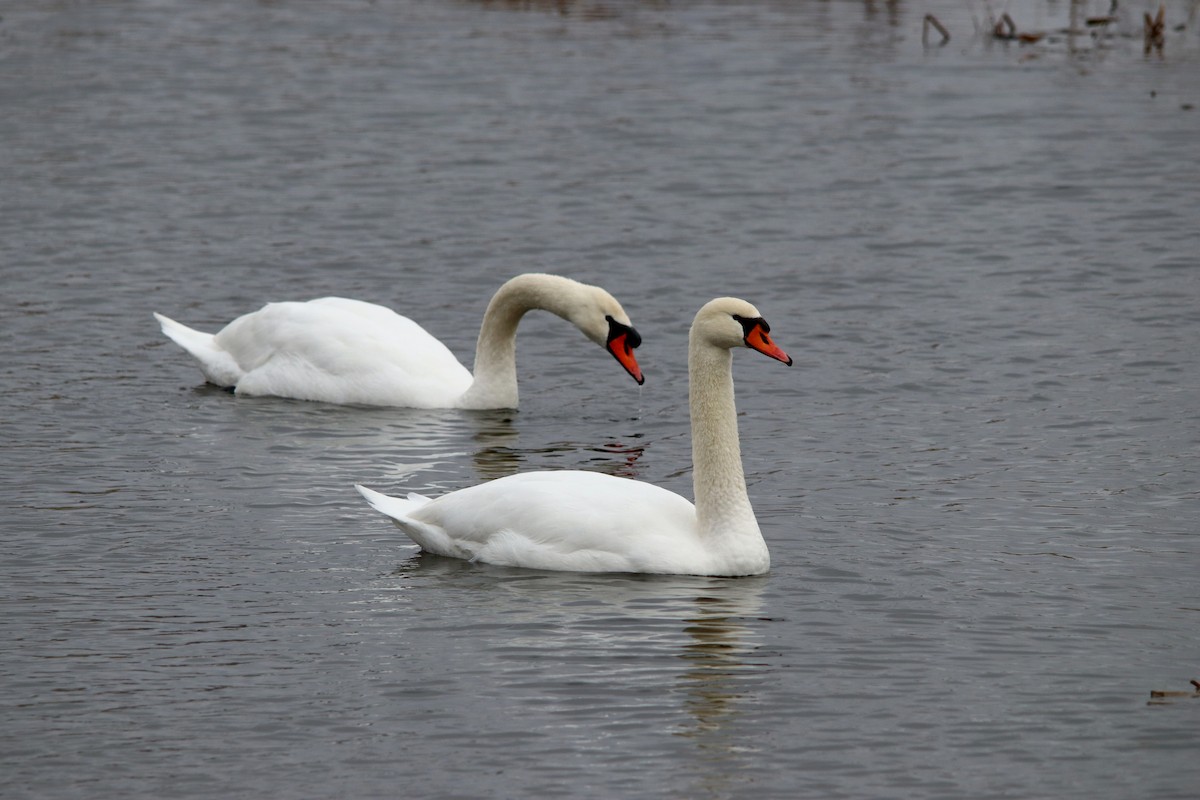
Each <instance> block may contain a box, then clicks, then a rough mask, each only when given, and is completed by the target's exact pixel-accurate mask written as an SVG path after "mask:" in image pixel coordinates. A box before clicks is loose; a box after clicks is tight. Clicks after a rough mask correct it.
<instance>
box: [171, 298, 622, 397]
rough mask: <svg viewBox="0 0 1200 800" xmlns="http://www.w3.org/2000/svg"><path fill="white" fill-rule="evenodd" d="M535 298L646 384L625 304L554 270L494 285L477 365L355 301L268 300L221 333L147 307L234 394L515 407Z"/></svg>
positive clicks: (399, 319)
mask: <svg viewBox="0 0 1200 800" xmlns="http://www.w3.org/2000/svg"><path fill="white" fill-rule="evenodd" d="M535 308H540V309H545V310H547V311H551V312H553V313H555V314H557V315H559V316H560V317H563V318H564V319H567V320H568V321H570V322H571V323H573V324H574V325H576V327H578V328H579V329H580V330H581V331H583V333H584V334H585V335H586V336H587V337H588V338H589V339H591V340H592V341H594V342H596V343H597V344H600V345H601V346H603V347H605V348H606V349H608V350H609V352H611V353H612V354H613V355H614V356H615V357H616V358H617V360H618V361H620V362H621V364H622V366H624V367H625V369H626V370H627V371H628V372H629V373H630V374H631V375H632V376H633V377H634V378H635V379H636V380H637V381H638V382H639V383H641V381H642V376H641V371H640V369H639V368H638V365H637V360H636V359H635V358H634V355H633V348H634V347H637V345H638V344H639V343H640V341H641V340H640V338H639V337H638V335H637V332H636V331H634V330H633V328H632V327H631V326H630V324H629V317H628V315H626V314H625V311H624V309H622V308H621V305H620V303H618V302H617V301H616V299H615V298H613V296H612V295H610V294H609V293H608V292H606V291H604V290H603V289H601V288H599V287H597V286H590V285H588V284H584V283H579V282H577V281H573V280H570V279H569V278H563V277H559V276H556V275H537V274H526V275H519V276H517V277H516V278H513V279H512V280H510V281H508V282H507V283H505V284H504V285H503V286H501V287H500V289H499V290H498V291H497V292H496V294H495V296H493V298H492V300H491V303H489V305H488V309H487V312H486V313H485V315H484V319H483V323H482V325H481V326H480V330H479V339H478V343H477V347H476V357H475V372H474V374H472V373H471V372H470V371H468V370H467V368H466V367H464V366H463V365H462V364H461V363H459V361H458V359H457V358H455V356H454V354H453V353H451V352H450V350H449V349H448V348H447V347H446V346H445V345H444V344H442V343H441V342H440V341H438V340H437V339H435V338H434V337H433V336H431V335H430V334H429V333H428V332H427V331H426V330H425V329H424V328H422V327H421V326H420V325H418V324H417V323H415V322H413V321H412V320H411V319H409V318H408V317H403V316H401V315H399V314H397V313H396V312H394V311H392V310H391V309H388V308H384V307H383V306H379V305H375V304H374V303H366V302H363V301H361V300H348V299H346V298H342V297H323V298H320V299H318V300H310V301H308V302H303V303H301V302H285V303H269V304H267V305H266V306H264V307H263V308H261V309H259V310H258V311H254V312H252V313H249V314H246V315H244V316H241V317H238V318H237V319H235V320H234V321H233V322H231V323H229V324H228V325H226V326H225V327H224V328H223V329H222V330H221V331H219V332H218V333H216V334H209V333H202V332H200V331H196V330H193V329H191V328H189V327H187V326H186V325H182V324H180V323H178V322H176V321H174V320H172V319H169V318H167V317H165V316H163V315H161V314H155V315H154V316H155V318H156V319H157V320H158V322H159V324H160V325H161V326H162V331H163V333H165V334H166V335H167V336H169V337H170V338H171V339H172V340H174V341H175V342H176V343H177V344H179V345H180V346H181V347H183V348H184V349H185V350H187V351H188V352H189V353H190V354H191V355H192V356H194V357H195V358H196V360H197V361H199V362H200V369H201V371H202V372H203V373H204V377H205V379H206V380H208V381H209V382H210V383H214V384H216V385H218V386H225V387H232V388H233V389H234V391H236V392H237V394H239V395H273V396H277V397H292V398H296V399H299V400H318V401H322V402H326V403H340V404H361V405H373V406H401V407H408V408H515V407H516V406H517V398H518V396H517V368H516V334H517V324H518V323H519V322H520V320H521V317H522V316H523V315H524V314H525V312H527V311H529V310H531V309H535Z"/></svg>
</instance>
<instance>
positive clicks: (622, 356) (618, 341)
mask: <svg viewBox="0 0 1200 800" xmlns="http://www.w3.org/2000/svg"><path fill="white" fill-rule="evenodd" d="M641 343H642V337H641V336H640V335H639V334H638V332H637V331H636V330H634V329H633V328H632V327H630V326H629V325H623V324H621V323H620V322H617V321H616V320H615V319H613V318H612V317H609V318H608V341H607V342H606V343H605V345H604V346H605V348H606V349H607V350H608V352H610V353H612V354H613V357H614V358H616V359H617V361H619V362H620V363H621V366H622V367H624V368H625V371H626V372H628V373H629V374H630V375H631V376H632V377H633V379H634V380H635V381H637V382H638V385H639V386H640V385H641V384H643V383H645V381H646V379H645V378H644V377H642V368H641V367H639V366H638V363H637V359H636V358H634V356H633V349H634V348H635V347H637V346H638V345H640V344H641Z"/></svg>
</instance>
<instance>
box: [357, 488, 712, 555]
mask: <svg viewBox="0 0 1200 800" xmlns="http://www.w3.org/2000/svg"><path fill="white" fill-rule="evenodd" d="M360 491H363V490H362V489H360ZM368 493H369V494H368ZM363 494H364V496H365V497H366V498H367V500H368V501H369V502H370V503H371V504H372V506H374V507H375V508H376V509H378V510H379V511H381V512H383V513H384V514H386V515H388V516H389V517H391V518H392V519H393V521H395V522H396V524H397V525H398V526H399V527H400V528H401V529H402V530H404V531H405V532H406V533H407V534H408V535H409V536H410V538H412V539H413V541H415V542H417V544H419V545H421V547H422V548H423V549H425V550H428V551H429V552H433V553H436V554H438V555H445V556H452V557H456V558H467V559H470V560H474V561H482V562H485V563H489V564H498V565H502V566H512V567H527V568H532V569H547V570H566V571H572V572H663V573H680V572H694V571H697V570H700V569H702V567H701V566H700V564H699V562H698V559H699V558H701V557H702V556H703V549H702V548H701V547H700V545H699V540H698V534H697V531H696V517H695V509H694V507H693V506H692V504H691V503H690V502H688V501H687V500H685V499H684V498H682V497H680V496H679V495H677V494H674V493H672V492H668V491H667V490H665V489H661V488H659V487H657V486H654V485H652V484H648V483H642V482H640V481H633V480H629V479H626V478H616V477H613V476H610V475H604V474H601V473H595V472H582V471H575V470H563V471H554V472H528V473H521V474H518V475H511V476H508V477H506V478H500V479H498V480H494V481H490V482H488V483H482V484H479V485H477V486H471V487H468V488H466V489H461V490H459V491H456V492H451V493H450V494H447V495H443V496H442V497H439V498H437V499H434V500H425V501H424V502H420V503H414V502H413V501H412V500H411V498H410V500H399V499H397V498H387V496H386V495H380V494H379V493H378V492H371V490H369V489H368V490H365V491H363ZM380 498H387V499H386V500H384V499H380ZM422 500H424V499H423V498H422ZM389 501H390V502H389Z"/></svg>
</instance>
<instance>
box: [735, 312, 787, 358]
mask: <svg viewBox="0 0 1200 800" xmlns="http://www.w3.org/2000/svg"><path fill="white" fill-rule="evenodd" d="M739 321H740V322H741V323H742V327H743V328H744V329H745V331H746V337H745V342H746V346H747V347H749V348H750V349H752V350H757V351H758V352H760V353H762V354H763V355H765V356H770V357H771V358H773V359H775V360H776V361H782V362H783V363H785V364H787V365H788V366H789V367H790V366H791V365H792V357H791V356H789V355H788V354H787V353H785V352H783V350H782V349H781V348H780V347H779V345H777V344H775V342H773V341H771V335H770V333H768V331H770V330H771V326H770V325H768V324H767V321H766V320H765V319H763V318H762V317H759V318H758V319H745V320H739Z"/></svg>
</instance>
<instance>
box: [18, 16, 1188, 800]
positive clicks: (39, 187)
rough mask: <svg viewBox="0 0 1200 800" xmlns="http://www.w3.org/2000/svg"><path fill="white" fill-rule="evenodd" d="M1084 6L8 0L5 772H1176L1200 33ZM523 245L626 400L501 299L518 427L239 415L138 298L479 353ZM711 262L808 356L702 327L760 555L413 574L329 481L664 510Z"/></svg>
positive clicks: (75, 788)
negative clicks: (560, 293) (584, 328)
mask: <svg viewBox="0 0 1200 800" xmlns="http://www.w3.org/2000/svg"><path fill="white" fill-rule="evenodd" d="M1108 6H1109V4H1108V2H1107V0H1096V2H1094V3H1091V2H1089V3H1073V4H1072V3H1053V2H1041V0H1021V1H1020V2H1014V3H1010V4H1008V5H1007V6H1005V8H1004V10H1006V11H1007V12H1008V13H1009V14H1010V15H1011V16H1012V17H1013V19H1014V21H1015V23H1016V24H1017V26H1018V27H1019V29H1020V30H1023V31H1024V30H1031V31H1039V30H1040V31H1045V32H1046V36H1045V37H1044V38H1043V39H1041V40H1039V41H1038V42H1036V43H1032V44H1020V43H1019V42H1002V41H999V40H996V39H995V38H994V37H991V36H990V35H988V30H989V27H988V9H987V8H986V7H985V6H984V5H981V4H979V5H972V4H967V5H963V4H957V3H934V4H932V5H930V6H928V7H926V6H920V7H919V6H916V5H914V4H912V3H909V2H894V3H887V2H875V3H870V2H866V3H863V2H841V1H838V0H835V1H834V2H821V3H784V2H755V1H753V0H746V2H709V1H708V0H702V1H698V2H682V3H681V2H672V3H659V2H637V3H635V2H628V3H627V2H606V3H600V2H591V1H590V0H580V1H579V2H566V3H536V2H527V3H515V2H514V3H507V2H506V3H502V2H491V3H480V2H452V3H449V2H448V3H414V2H399V3H391V4H378V3H376V4H370V3H358V2H350V1H349V0H332V1H331V2H327V3H324V4H322V5H321V6H320V7H316V6H312V5H307V4H287V3H235V2H224V1H218V2H209V3H203V4H176V3H134V4H130V3H107V2H93V3H50V4H47V3H41V2H20V1H18V2H15V3H14V2H10V3H8V4H7V5H6V6H5V8H4V12H3V15H2V18H0V74H3V75H4V76H6V78H7V79H6V80H4V81H0V103H2V104H3V105H2V107H3V110H4V113H2V114H0V154H2V155H3V158H0V183H2V186H3V188H4V191H3V192H0V276H2V278H3V287H4V312H5V313H2V314H0V343H2V344H3V345H4V352H5V357H4V358H3V359H0V388H2V389H3V391H0V439H2V441H3V443H4V444H3V447H4V450H3V452H4V459H5V466H6V469H5V470H4V471H3V472H0V497H2V498H3V501H4V514H3V518H2V521H0V569H2V570H3V574H2V582H0V585H3V587H4V591H3V592H2V593H0V595H2V597H0V604H2V605H3V608H2V609H0V626H2V628H0V630H3V633H4V636H5V642H6V646H5V647H4V648H0V681H3V685H4V687H5V689H6V692H5V694H4V699H3V701H0V705H2V710H0V719H2V720H3V722H2V723H0V753H2V754H0V795H3V796H4V797H5V798H9V797H12V798H35V797H36V798H47V797H79V796H86V797H90V798H104V797H121V798H128V797H163V796H172V797H181V798H187V797H241V796H253V797H288V798H307V797H312V798H318V797H321V798H324V797H362V798H368V797H394V796H397V794H398V793H399V794H403V795H404V796H414V797H416V796H421V797H437V798H452V797H481V796H498V797H499V796H503V797H535V796H569V797H597V798H599V797H604V798H609V797H649V796H653V797H664V796H665V797H680V798H684V797H686V798H695V797H713V798H720V797H748V796H753V797H780V798H783V797H787V798H796V797H812V798H822V799H823V800H824V799H826V798H861V797H896V796H903V797H926V798H962V797H973V798H1001V797H1080V798H1082V797H1086V798H1089V800H1090V799H1091V798H1127V797H1154V798H1190V797H1192V796H1193V795H1194V794H1195V787H1196V786H1197V785H1200V772H1198V770H1197V767H1196V765H1195V759H1194V758H1190V757H1189V754H1190V753H1192V752H1194V750H1195V748H1196V745H1197V731H1198V730H1200V728H1198V727H1197V725H1196V724H1195V722H1196V713H1197V711H1198V710H1200V704H1197V703H1196V702H1194V701H1188V702H1185V701H1182V700H1181V701H1178V702H1174V703H1171V704H1163V705H1154V706H1149V705H1147V704H1146V703H1147V700H1148V699H1149V692H1150V691H1151V690H1153V689H1162V690H1172V689H1182V690H1186V689H1187V688H1188V686H1189V683H1188V681H1189V680H1190V679H1192V678H1197V677H1200V676H1197V674H1196V665H1197V664H1198V663H1200V645H1198V644H1197V642H1198V641H1200V640H1198V639H1197V637H1195V636H1193V635H1191V632H1192V631H1193V630H1194V629H1195V628H1196V620H1197V614H1200V610H1198V606H1197V602H1196V577H1195V576H1196V572H1197V564H1198V563H1200V546H1198V545H1200V540H1198V539H1197V533H1196V519H1197V518H1200V489H1198V488H1197V487H1198V486H1200V481H1198V478H1197V468H1196V465H1197V463H1198V462H1197V458H1198V456H1200V438H1198V435H1197V431H1198V430H1200V426H1198V423H1200V403H1198V402H1197V400H1196V398H1197V397H1200V369H1198V368H1197V361H1196V358H1195V344H1196V342H1197V341H1198V340H1200V310H1198V309H1200V279H1198V276H1200V271H1198V269H1200V261H1198V259H1197V253H1200V238H1198V234H1197V227H1196V224H1195V222H1196V220H1195V209H1196V208H1198V207H1200V139H1198V138H1197V137H1196V120H1197V117H1196V114H1197V113H1200V112H1197V111H1196V108H1197V105H1198V104H1200V95H1197V84H1196V81H1195V76H1196V65H1197V55H1198V54H1200V46H1198V45H1200V39H1198V38H1197V31H1196V28H1195V27H1194V21H1193V19H1192V16H1191V15H1192V12H1193V11H1194V8H1193V7H1192V4H1189V3H1182V2H1178V3H1168V4H1166V14H1167V19H1168V22H1169V24H1168V30H1167V36H1166V41H1165V44H1164V48H1163V52H1162V55H1161V57H1159V55H1158V54H1157V53H1152V54H1150V56H1149V57H1147V56H1146V55H1145V54H1143V52H1142V41H1141V39H1140V28H1139V27H1138V25H1139V20H1140V17H1139V13H1140V9H1135V8H1130V9H1129V10H1128V14H1127V15H1126V14H1125V10H1124V9H1122V17H1121V19H1120V20H1118V21H1117V22H1114V23H1111V24H1108V25H1107V26H1106V27H1105V29H1104V31H1103V33H1100V32H1097V31H1096V29H1095V28H1094V27H1093V28H1091V29H1089V33H1088V34H1087V35H1081V34H1070V35H1068V34H1065V33H1063V29H1064V28H1067V27H1069V26H1070V24H1071V23H1070V15H1071V13H1072V12H1074V13H1075V14H1080V13H1082V14H1086V15H1093V14H1104V13H1107V10H1108ZM999 10H1000V9H999V8H996V9H994V11H999ZM925 13H934V14H936V15H937V17H938V18H939V19H940V20H941V21H942V22H943V23H944V24H945V25H946V26H947V28H948V29H949V30H950V32H951V35H952V38H951V41H950V42H949V43H948V44H946V45H945V46H940V47H936V46H929V47H927V46H923V45H922V42H921V23H922V18H923V15H924V14H925ZM1179 26H1182V28H1181V27H1179ZM526 270H546V271H555V272H561V273H564V274H568V275H571V276H572V277H576V278H579V279H582V280H587V281H591V282H595V283H601V284H603V285H605V286H606V287H607V288H609V289H610V290H611V291H612V292H613V293H614V294H615V295H616V296H618V297H619V298H620V299H621V300H622V302H623V304H624V305H625V307H626V309H627V310H628V311H629V313H630V315H631V317H632V318H633V320H634V322H635V324H636V325H637V326H638V328H639V331H640V332H641V333H642V334H643V336H644V337H645V345H644V346H643V347H642V349H641V350H640V351H639V360H640V361H641V362H642V364H643V367H644V369H645V372H646V376H647V382H646V385H645V386H644V387H637V386H634V385H633V384H632V382H630V381H628V379H627V378H626V377H625V376H624V375H623V374H621V372H620V370H619V367H618V366H617V365H616V364H614V363H613V361H612V359H611V358H609V357H607V356H606V355H605V354H604V353H603V351H601V350H600V349H599V348H596V347H594V346H593V345H591V344H589V343H587V342H585V341H583V340H582V339H580V338H579V337H578V336H576V335H574V334H573V332H569V331H565V330H564V328H563V323H562V321H561V320H558V319H555V318H553V317H551V316H550V315H531V316H530V317H528V318H527V319H526V320H525V321H524V322H523V323H522V328H521V333H520V337H519V346H518V349H519V364H518V367H519V374H520V381H521V392H522V407H521V409H520V411H519V412H486V413H462V412H449V411H445V412H442V411H412V410H389V409H363V408H336V407H327V406H321V405H317V404H309V403H301V402H293V401H286V400H276V399H246V398H235V397H233V396H231V395H229V394H227V393H225V392H222V391H220V390H217V389H212V388H210V387H204V386H202V385H201V384H200V376H199V372H198V370H197V369H196V368H195V367H194V366H192V364H190V363H189V361H188V359H187V357H186V356H185V355H184V354H183V353H182V352H180V351H179V350H178V348H176V347H175V346H174V345H173V344H171V343H170V342H167V341H166V340H164V339H163V338H162V337H161V336H160V335H159V333H158V330H157V326H156V325H155V324H154V321H153V319H152V318H151V312H152V311H161V312H164V313H170V314H172V315H173V316H178V318H181V319H187V320H189V321H190V322H192V323H193V324H195V325H197V326H198V327H200V328H202V329H208V330H214V329H216V328H217V327H218V326H220V325H222V324H224V323H225V322H227V321H229V320H230V319H232V318H233V317H235V316H237V315H238V314H241V313H244V312H245V311H247V310H250V309H253V308H257V307H259V306H260V305H261V304H262V303H263V302H265V301H268V300H276V299H285V298H287V299H304V298H311V297H318V296H322V295H327V294H341V295H347V296H351V297H358V298H362V299H368V300H375V301H377V302H382V303H384V304H386V305H389V306H392V307H394V308H396V309H397V310H399V311H401V312H402V313H406V314H409V315H411V316H412V317H414V318H415V319H417V320H418V321H419V322H421V323H422V324H424V325H425V326H426V327H427V328H428V329H429V330H430V332H431V333H433V334H434V335H436V336H438V337H439V338H441V339H442V340H443V341H445V342H446V343H447V344H448V346H450V347H451V349H452V350H454V352H456V353H457V354H458V355H459V356H460V358H462V359H463V360H464V361H466V362H469V361H470V354H471V352H472V348H473V346H474V342H475V336H476V332H477V325H478V321H479V319H480V318H481V316H482V313H483V309H484V307H485V305H486V303H487V299H488V297H489V296H490V294H491V292H492V291H493V290H494V289H495V287H496V286H497V285H499V283H500V282H501V281H502V280H503V279H505V278H507V277H509V276H510V275H511V274H514V273H516V272H521V271H526ZM719 294H736V295H741V296H744V297H746V298H748V299H750V300H752V301H753V302H755V303H756V304H757V305H758V306H759V307H760V309H761V310H762V311H763V313H764V314H765V315H766V316H767V318H768V319H769V320H770V322H771V325H772V330H773V335H775V336H776V338H777V339H778V341H779V342H780V344H781V345H782V346H784V347H785V349H787V350H788V351H789V353H791V355H793V357H794V358H795V359H796V366H795V367H794V368H793V369H791V370H787V369H773V368H772V367H773V366H778V365H772V364H769V363H765V362H764V361H763V360H762V359H755V358H753V357H752V354H748V353H739V354H738V356H739V357H738V358H737V359H735V364H734V372H735V378H736V381H737V387H738V404H739V411H740V412H741V416H740V418H739V419H740V426H741V433H742V443H743V449H744V460H745V465H746V474H747V478H748V482H749V484H750V491H751V495H752V498H753V501H754V504H755V508H756V510H757V513H758V516H759V519H760V522H761V524H762V527H763V530H764V534H765V536H766V538H767V540H768V542H769V544H770V547H771V551H772V558H773V568H772V571H771V573H770V574H769V575H768V576H765V577H763V578H761V579H754V580H750V581H722V580H711V579H703V578H644V577H637V576H588V575H553V574H543V573H526V572H521V571H515V570H502V569H494V568H490V567H484V566H479V565H472V564H466V563H462V562H458V561H451V560H444V559H436V558H431V557H428V556H422V555H419V554H417V553H416V552H415V551H414V550H413V549H412V548H411V546H409V545H408V544H407V542H406V541H405V540H404V538H403V537H402V536H401V535H400V534H399V532H398V531H396V530H395V529H394V528H392V527H391V526H389V525H388V524H387V523H386V521H385V520H383V519H381V518H380V517H379V516H378V515H377V514H374V513H372V512H371V511H370V510H369V509H368V508H366V507H365V505H364V504H363V503H362V502H361V499H360V498H359V497H358V496H357V494H356V493H355V491H354V490H353V488H352V487H353V484H355V483H365V484H367V485H371V486H374V487H377V488H379V489H382V490H385V491H388V492H392V493H400V492H404V491H418V492H423V493H427V494H438V493H441V492H443V491H446V490H451V489H456V488H459V487H462V486H466V485H470V484H473V483H476V482H478V481H480V480H486V479H490V478H495V477H500V476H502V475H507V474H511V473H513V472H516V471H520V470H529V469H547V468H584V469H594V470H599V471H604V472H608V473H610V474H614V475H623V476H629V477H636V478H639V479H642V480H648V481H652V482H654V483H656V484H659V485H662V486H664V487H667V488H669V489H672V490H674V491H678V492H682V493H684V494H689V493H690V477H691V476H690V439H689V434H688V429H687V420H686V407H687V400H686V374H685V363H684V359H685V353H686V336H687V325H688V321H689V320H690V318H691V316H692V314H693V313H694V312H695V310H696V308H698V307H699V306H700V304H701V303H703V302H704V301H706V300H708V299H710V298H711V297H713V296H716V295H719Z"/></svg>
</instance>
